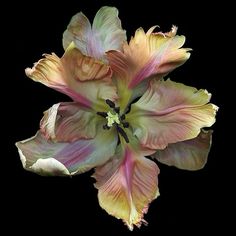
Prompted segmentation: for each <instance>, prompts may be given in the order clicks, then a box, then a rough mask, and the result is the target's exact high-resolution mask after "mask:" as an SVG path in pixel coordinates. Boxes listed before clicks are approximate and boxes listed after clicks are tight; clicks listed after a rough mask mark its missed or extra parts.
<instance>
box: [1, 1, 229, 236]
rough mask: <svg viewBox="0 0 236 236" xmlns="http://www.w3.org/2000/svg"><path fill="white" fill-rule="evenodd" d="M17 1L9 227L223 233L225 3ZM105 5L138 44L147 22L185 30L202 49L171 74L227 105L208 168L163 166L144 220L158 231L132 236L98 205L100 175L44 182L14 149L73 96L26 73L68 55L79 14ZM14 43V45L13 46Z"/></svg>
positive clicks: (12, 18) (7, 180)
mask: <svg viewBox="0 0 236 236" xmlns="http://www.w3.org/2000/svg"><path fill="white" fill-rule="evenodd" d="M60 2H61V3H60ZM13 5H14V7H13V6H12V8H10V9H11V10H9V17H8V18H7V20H6V21H5V23H4V25H5V26H7V28H8V30H9V31H10V32H9V34H7V35H6V34H4V35H5V36H4V39H5V40H6V43H5V44H4V45H3V47H5V49H7V50H8V49H9V50H10V55H9V53H8V54H5V55H7V56H10V57H9V59H8V60H7V61H6V62H7V64H8V65H7V66H9V65H10V68H9V69H8V70H7V71H6V70H5V72H7V80H6V82H7V83H9V84H8V86H10V87H11V90H10V91H9V90H8V91H9V92H8V96H5V99H4V103H5V104H7V108H8V112H9V113H8V115H6V116H4V117H5V118H6V119H7V120H6V122H5V123H3V126H4V125H5V124H8V122H9V125H8V127H7V128H6V127H2V128H3V130H5V129H7V134H6V136H4V137H7V143H6V146H3V147H2V148H3V149H4V150H6V148H7V152H6V153H7V155H4V156H3V159H4V161H6V164H4V168H3V169H4V171H6V172H7V173H6V174H5V175H4V176H5V177H4V186H5V187H6V190H4V196H6V197H7V201H6V205H5V206H6V207H7V211H6V213H5V215H4V219H5V220H6V222H7V223H9V224H10V226H9V227H7V228H8V231H9V232H10V231H12V230H15V229H16V230H17V232H19V233H26V234H27V233H29V234H31V235H34V234H36V233H43V234H45V235H47V234H49V233H51V234H53V235H54V234H58V233H62V232H65V235H70V234H74V235H85V234H88V235H90V234H92V233H93V232H94V233H96V234H98V235H114V236H116V235H170V234H172V233H174V234H175V235H181V234H182V235H195V234H199V233H201V234H204V232H207V231H209V232H211V231H213V230H220V229H221V228H222V225H223V223H222V222H223V221H224V218H225V215H224V214H222V213H221V212H222V209H223V208H224V207H225V206H224V202H222V199H223V198H222V196H223V194H224V191H226V190H227V187H226V185H225V182H223V180H222V171H223V170H224V168H225V164H224V161H222V153H223V151H222V146H223V143H224V142H223V141H225V140H224V139H225V137H224V135H223V133H224V129H223V124H222V123H223V117H224V110H225V105H224V95H223V94H222V87H223V86H224V80H222V79H221V73H222V74H223V69H222V67H221V62H220V59H219V57H218V52H219V44H218V43H219V41H218V39H219V38H218V37H217V34H218V33H217V32H218V29H219V28H218V27H219V23H220V19H219V18H218V12H217V10H216V9H218V6H217V5H216V4H214V5H211V6H206V5H205V4H204V1H195V2H191V1H188V2H187V3H184V2H181V1H175V2H174V3H173V2H169V1H165V2H163V1H148V0H145V1H130V2H129V1H115V0H114V1H92V0H84V1H79V0H78V1H58V2H57V1H55V3H54V4H52V2H51V1H37V2H36V1H32V2H30V3H22V2H21V3H20V4H13ZM103 5H110V6H116V7H117V8H118V9H119V12H120V14H119V16H120V19H121V20H122V25H123V28H124V29H126V30H127V32H128V37H129V38H130V36H131V35H133V34H134V32H135V30H136V29H137V28H138V27H140V26H142V27H143V28H144V29H145V30H148V29H149V27H151V26H153V25H159V26H160V27H161V30H162V31H168V30H169V29H170V28H171V25H172V24H175V25H177V26H178V27H179V31H178V33H179V34H184V35H185V36H186V38H187V41H186V45H185V46H186V47H191V48H193V51H192V56H191V58H190V60H189V61H188V62H187V63H186V64H185V65H184V66H182V67H180V68H178V69H177V70H176V71H174V72H173V73H171V74H170V76H169V77H170V78H171V79H172V80H174V81H179V82H184V83H186V84H187V85H191V86H196V87H197V88H206V89H207V90H208V91H209V92H211V93H212V94H213V97H212V102H213V103H215V104H217V105H218V106H219V107H220V110H219V113H218V116H217V122H216V124H215V125H214V135H213V145H212V149H211V152H210V155H209V161H208V163H207V165H206V167H205V168H204V169H203V170H200V171H197V172H188V171H182V170H178V169H175V168H170V167H166V166H164V165H161V164H159V167H160V169H161V174H160V175H159V181H160V184H159V187H160V193H161V196H160V197H159V198H158V199H157V200H155V201H154V202H153V203H152V204H151V206H150V209H149V212H148V214H147V215H146V217H145V219H146V220H147V221H148V222H149V226H148V227H145V226H142V228H141V229H140V230H138V229H135V230H134V232H132V233H131V232H129V231H128V229H127V228H126V227H125V226H124V225H123V223H122V222H121V221H120V220H117V219H115V218H113V217H111V216H109V215H108V214H107V213H106V212H105V211H103V210H102V209H101V208H100V207H99V205H98V201H97V197H96V194H97V191H96V189H95V188H94V187H93V183H94V180H93V179H92V178H90V175H91V173H92V172H90V173H87V174H83V175H80V176H75V177H73V178H58V177H55V178H46V177H41V176H37V175H35V174H33V173H29V172H27V171H25V170H23V168H22V166H21V163H20V161H19V156H18V153H17V149H16V148H15V146H14V143H15V142H16V141H19V140H23V139H26V138H28V137H31V136H32V135H34V134H35V132H36V131H37V129H38V126H39V121H40V119H41V117H42V112H43V111H45V110H46V109H48V108H49V107H50V106H52V105H53V104H54V103H58V102H60V101H69V99H68V98H67V97H66V96H64V95H62V94H59V93H57V92H55V91H53V90H51V89H49V88H47V87H44V86H43V85H41V84H39V83H35V82H33V81H31V80H30V79H28V78H27V77H26V76H25V74H24V69H25V68H26V67H29V66H30V67H31V66H32V63H33V62H36V61H38V59H40V58H41V55H42V54H43V53H51V52H55V53H56V54H57V55H59V56H61V55H62V54H63V48H62V43H61V42H62V40H61V39H62V33H63V31H64V30H65V28H66V26H67V24H68V23H69V21H70V18H71V17H72V16H73V15H74V14H75V13H77V12H79V11H83V13H84V14H85V15H86V16H88V17H89V19H90V20H92V19H93V17H94V15H95V13H96V11H97V10H98V9H99V8H100V7H101V6H103ZM8 24H9V25H8ZM9 35H10V36H9ZM6 36H7V37H6ZM8 40H12V41H11V42H10V43H7V42H8ZM9 44H10V45H11V46H10V47H9V46H7V45H9ZM6 58H7V57H6ZM6 68H7V67H6ZM4 69H5V68H4ZM216 72H217V73H216ZM4 88H5V87H4ZM8 88H9V87H8ZM5 92H6V91H3V92H2V93H5ZM5 140H6V139H4V141H5ZM3 144H4V142H3ZM4 145H5V144H4ZM224 158H226V157H224ZM4 203H5V202H4Z"/></svg>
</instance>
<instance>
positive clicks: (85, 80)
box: [26, 43, 117, 107]
mask: <svg viewBox="0 0 236 236" xmlns="http://www.w3.org/2000/svg"><path fill="white" fill-rule="evenodd" d="M26 74H27V76H28V77H30V78H31V79H33V80H34V81H37V82H41V83H43V84H44V85H46V86H48V87H51V88H53V89H55V90H57V91H60V92H62V93H64V94H67V95H68V96H70V97H71V98H72V99H73V100H74V101H77V102H79V103H80V104H82V105H83V106H86V107H92V105H94V104H95V105H96V104H97V103H99V102H101V100H102V99H110V100H114V99H115V98H116V96H117V95H116V89H115V87H114V86H113V85H112V81H111V75H112V72H111V70H110V68H109V67H108V66H107V65H105V64H104V63H102V62H101V61H98V60H95V59H93V58H91V57H87V56H84V55H83V54H82V53H81V52H80V51H79V50H78V49H77V48H75V47H74V44H73V43H72V44H71V45H70V47H68V48H67V51H66V52H65V54H64V55H63V57H62V58H61V59H60V58H59V57H57V56H56V55H55V54H52V55H45V58H43V59H41V60H39V62H38V63H36V64H35V65H34V67H33V68H32V69H30V68H27V69H26Z"/></svg>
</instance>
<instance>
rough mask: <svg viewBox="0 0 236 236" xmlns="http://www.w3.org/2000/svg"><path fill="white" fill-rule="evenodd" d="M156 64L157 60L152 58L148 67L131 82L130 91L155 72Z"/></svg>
mask: <svg viewBox="0 0 236 236" xmlns="http://www.w3.org/2000/svg"><path fill="white" fill-rule="evenodd" d="M156 64H157V60H156V59H155V58H152V59H151V60H149V62H148V63H147V65H145V66H144V67H143V68H142V69H141V70H140V71H139V72H138V73H137V74H136V75H135V77H134V78H133V79H132V80H131V82H130V83H129V89H132V88H134V87H135V86H136V85H138V84H139V83H140V82H141V81H142V80H144V79H146V78H147V77H148V76H150V75H151V74H152V73H153V72H154V70H155V67H156Z"/></svg>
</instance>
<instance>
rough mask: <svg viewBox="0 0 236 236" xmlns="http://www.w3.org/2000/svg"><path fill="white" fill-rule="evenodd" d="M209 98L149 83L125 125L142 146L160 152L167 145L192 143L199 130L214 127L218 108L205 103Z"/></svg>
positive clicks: (166, 84)
mask: <svg viewBox="0 0 236 236" xmlns="http://www.w3.org/2000/svg"><path fill="white" fill-rule="evenodd" d="M210 97H211V94H209V93H208V92H207V91H206V90H203V89H200V90H197V89H196V88H193V87H189V86H186V85H184V84H181V83H175V82H173V81H171V80H167V81H164V80H158V81H157V80H152V81H151V82H150V87H149V89H148V90H147V91H146V92H145V94H144V95H143V96H142V97H141V98H140V99H139V100H138V101H137V102H136V103H134V104H132V108H131V112H130V113H129V114H127V116H126V121H127V122H129V123H130V124H132V128H133V132H134V135H136V136H137V137H138V139H139V140H140V141H141V143H142V145H143V146H145V147H147V148H151V149H164V148H165V147H166V146H167V145H168V144H170V143H176V142H180V141H185V140H188V139H193V138H195V137H197V135H198V134H199V133H200V131H201V129H202V128H204V127H210V126H212V125H213V124H214V122H215V115H216V111H217V109H218V107H217V106H215V105H213V104H211V103H208V102H209V100H210Z"/></svg>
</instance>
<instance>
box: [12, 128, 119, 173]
mask: <svg viewBox="0 0 236 236" xmlns="http://www.w3.org/2000/svg"><path fill="white" fill-rule="evenodd" d="M115 134H116V133H115V131H114V130H112V129H111V130H106V131H103V130H100V131H99V132H98V134H97V135H96V137H95V138H94V139H89V140H88V139H87V140H86V139H80V140H77V141H75V142H70V143H66V142H57V143H55V142H53V141H51V140H47V139H46V138H45V137H44V135H42V133H41V132H38V133H37V134H36V135H35V136H34V137H32V138H30V139H27V140H24V141H20V142H17V143H16V146H17V147H18V151H19V154H20V157H21V161H22V164H23V167H24V168H25V169H26V170H29V171H32V172H35V173H37V174H40V175H74V174H79V173H82V172H85V171H88V170H90V169H92V168H94V167H96V166H100V165H103V164H104V163H106V162H107V161H108V160H109V159H110V157H111V156H113V155H114V152H115V148H116V145H117V136H116V135H115Z"/></svg>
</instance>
